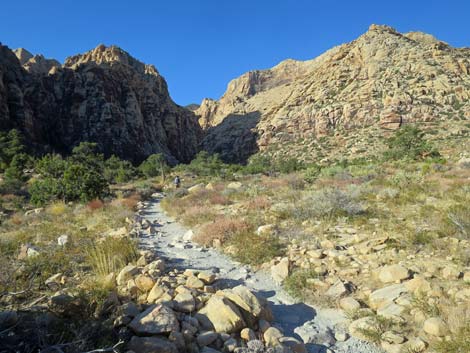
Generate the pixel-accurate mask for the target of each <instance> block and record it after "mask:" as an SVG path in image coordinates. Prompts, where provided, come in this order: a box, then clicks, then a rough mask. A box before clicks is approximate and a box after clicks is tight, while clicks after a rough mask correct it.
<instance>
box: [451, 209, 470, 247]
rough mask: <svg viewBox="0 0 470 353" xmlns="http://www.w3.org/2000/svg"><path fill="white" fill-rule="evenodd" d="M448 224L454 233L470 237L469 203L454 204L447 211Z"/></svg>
mask: <svg viewBox="0 0 470 353" xmlns="http://www.w3.org/2000/svg"><path fill="white" fill-rule="evenodd" d="M447 224H448V225H449V226H450V228H451V229H452V232H453V235H457V236H460V237H462V238H467V239H469V238H470V207H469V206H468V205H461V204H457V205H453V206H452V207H450V209H449V210H448V211H447Z"/></svg>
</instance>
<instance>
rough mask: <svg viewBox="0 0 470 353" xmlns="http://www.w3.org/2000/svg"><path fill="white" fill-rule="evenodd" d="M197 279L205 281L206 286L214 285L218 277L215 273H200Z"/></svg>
mask: <svg viewBox="0 0 470 353" xmlns="http://www.w3.org/2000/svg"><path fill="white" fill-rule="evenodd" d="M197 278H199V279H200V280H201V281H203V282H204V283H205V284H212V283H214V282H215V280H216V278H217V276H216V275H215V274H213V273H207V272H200V273H199V274H198V275H197Z"/></svg>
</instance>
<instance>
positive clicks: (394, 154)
mask: <svg viewBox="0 0 470 353" xmlns="http://www.w3.org/2000/svg"><path fill="white" fill-rule="evenodd" d="M424 135H425V134H424V132H422V131H421V130H420V129H418V128H417V127H416V126H412V125H405V126H404V127H402V128H400V129H399V130H397V131H396V132H395V134H394V135H393V136H392V137H390V138H389V139H388V141H387V145H388V150H387V151H385V153H384V158H385V159H387V160H398V159H412V160H418V159H423V158H428V157H438V156H439V152H438V151H437V150H436V149H435V148H434V147H433V146H432V145H431V144H429V143H428V142H427V141H426V140H425V138H424Z"/></svg>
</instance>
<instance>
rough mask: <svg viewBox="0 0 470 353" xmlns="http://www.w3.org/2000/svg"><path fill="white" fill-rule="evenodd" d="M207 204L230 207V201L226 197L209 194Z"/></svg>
mask: <svg viewBox="0 0 470 353" xmlns="http://www.w3.org/2000/svg"><path fill="white" fill-rule="evenodd" d="M209 203H211V204H212V205H230V203H231V201H230V198H228V197H227V196H226V195H223V194H219V193H211V194H210V196H209Z"/></svg>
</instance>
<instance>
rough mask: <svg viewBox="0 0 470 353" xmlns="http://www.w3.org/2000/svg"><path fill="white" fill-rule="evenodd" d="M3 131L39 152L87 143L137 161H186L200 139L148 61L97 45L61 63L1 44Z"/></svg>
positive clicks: (196, 128) (194, 124) (190, 116)
mask: <svg viewBox="0 0 470 353" xmlns="http://www.w3.org/2000/svg"><path fill="white" fill-rule="evenodd" d="M15 54H16V55H15ZM9 128H18V129H20V130H22V131H23V133H24V134H25V135H26V136H27V138H28V141H29V142H30V143H32V144H35V145H37V146H41V147H42V148H44V149H46V150H54V151H59V152H69V151H70V150H71V149H72V148H73V147H74V146H76V145H77V144H79V143H80V142H81V141H91V142H97V143H98V144H99V147H100V149H101V150H102V152H104V153H105V154H106V155H111V154H116V155H118V156H120V157H122V158H126V159H131V160H134V161H140V160H142V159H144V158H145V157H147V156H148V155H150V154H152V153H164V154H165V155H166V156H167V158H168V160H169V161H171V162H173V163H175V162H177V161H188V160H190V159H191V158H192V157H193V155H194V153H195V152H196V149H197V146H198V143H199V140H200V136H201V129H200V127H199V125H198V123H197V120H196V118H195V116H194V114H193V113H192V112H190V111H189V110H187V109H184V108H182V107H180V106H178V105H176V104H175V103H174V102H173V101H172V100H171V98H170V96H169V93H168V88H167V84H166V82H165V80H164V78H163V77H162V76H161V75H160V74H159V73H158V71H157V70H156V69H155V67H154V66H152V65H146V64H143V63H141V62H139V61H137V60H136V59H134V58H132V57H131V56H130V55H129V54H128V53H126V52H125V51H123V50H122V49H120V48H118V47H115V46H111V47H105V46H104V45H100V46H98V47H96V48H95V49H93V50H91V51H89V52H87V53H85V54H82V55H75V56H72V57H70V58H68V59H66V61H65V63H64V65H60V64H59V63H58V62H57V61H55V60H49V59H45V58H44V57H43V56H41V55H36V56H33V55H32V54H30V53H29V52H27V51H26V50H24V49H19V50H16V51H15V53H13V52H12V51H11V50H10V49H8V48H7V47H6V46H0V129H9Z"/></svg>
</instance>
